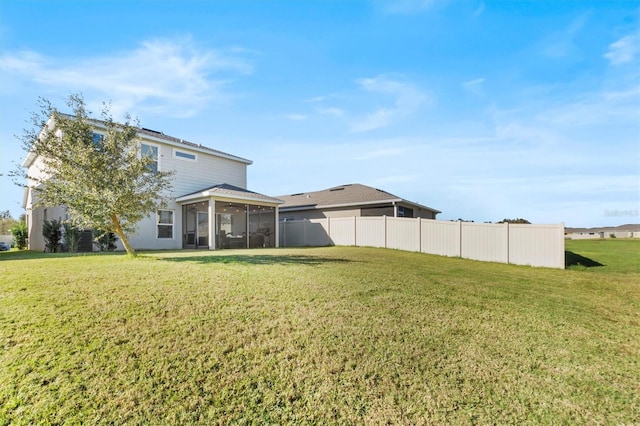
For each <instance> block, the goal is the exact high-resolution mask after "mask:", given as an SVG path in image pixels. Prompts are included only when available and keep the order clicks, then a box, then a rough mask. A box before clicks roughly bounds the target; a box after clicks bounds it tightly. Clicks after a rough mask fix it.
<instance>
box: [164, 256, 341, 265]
mask: <svg viewBox="0 0 640 426" xmlns="http://www.w3.org/2000/svg"><path fill="white" fill-rule="evenodd" d="M158 260H165V261H169V262H190V263H199V264H205V265H206V264H249V265H274V264H279V265H322V264H326V263H346V262H352V261H351V260H349V259H338V258H327V257H317V256H306V255H245V254H230V255H220V254H214V255H202V256H176V257H162V258H159V259H158Z"/></svg>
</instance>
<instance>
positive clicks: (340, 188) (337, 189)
mask: <svg viewBox="0 0 640 426" xmlns="http://www.w3.org/2000/svg"><path fill="white" fill-rule="evenodd" d="M329 191H331V192H332V191H344V186H341V187H339V188H331V189H330V190H329Z"/></svg>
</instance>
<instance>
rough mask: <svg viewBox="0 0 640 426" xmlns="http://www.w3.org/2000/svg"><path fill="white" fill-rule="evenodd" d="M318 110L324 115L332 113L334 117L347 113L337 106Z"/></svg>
mask: <svg viewBox="0 0 640 426" xmlns="http://www.w3.org/2000/svg"><path fill="white" fill-rule="evenodd" d="M317 111H318V113H320V114H322V115H331V116H334V117H342V116H343V115H344V114H345V113H344V110H342V109H340V108H336V107H329V108H318V109H317Z"/></svg>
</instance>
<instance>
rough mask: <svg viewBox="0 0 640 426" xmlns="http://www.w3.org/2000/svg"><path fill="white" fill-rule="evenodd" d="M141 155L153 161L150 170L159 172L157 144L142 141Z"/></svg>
mask: <svg viewBox="0 0 640 426" xmlns="http://www.w3.org/2000/svg"><path fill="white" fill-rule="evenodd" d="M140 155H141V156H143V157H149V158H151V160H152V161H151V162H150V163H149V165H148V166H147V167H149V171H150V172H152V173H158V169H159V167H158V158H159V157H158V147H157V146H156V145H149V144H147V143H142V144H140Z"/></svg>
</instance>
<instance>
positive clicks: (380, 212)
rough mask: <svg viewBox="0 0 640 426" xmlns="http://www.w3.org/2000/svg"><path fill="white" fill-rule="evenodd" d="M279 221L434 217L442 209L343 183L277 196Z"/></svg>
mask: <svg viewBox="0 0 640 426" xmlns="http://www.w3.org/2000/svg"><path fill="white" fill-rule="evenodd" d="M277 198H279V199H281V200H282V201H284V204H282V205H280V220H299V219H318V218H325V217H351V216H391V217H421V218H424V219H435V218H436V215H437V214H438V213H440V211H439V210H436V209H432V208H431V207H427V206H423V205H421V204H418V203H413V202H411V201H407V200H405V199H403V198H400V197H398V196H395V195H393V194H390V193H388V192H386V191H383V190H381V189H376V188H372V187H370V186H366V185H360V184H357V183H354V184H349V185H340V186H336V187H333V188H329V189H325V190H322V191H315V192H301V193H298V194H291V195H282V196H279V197H277Z"/></svg>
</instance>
